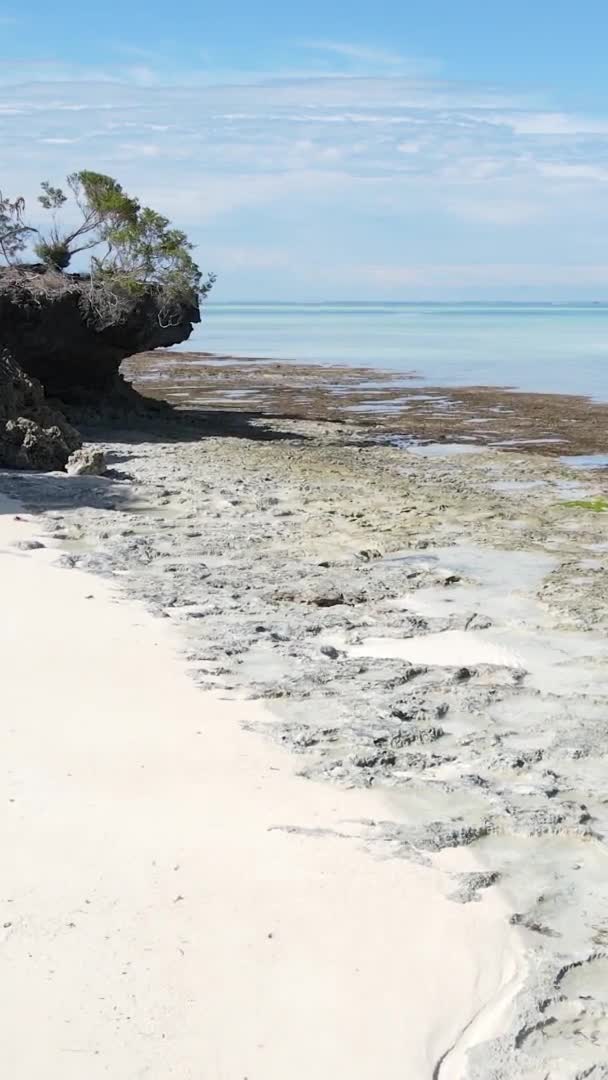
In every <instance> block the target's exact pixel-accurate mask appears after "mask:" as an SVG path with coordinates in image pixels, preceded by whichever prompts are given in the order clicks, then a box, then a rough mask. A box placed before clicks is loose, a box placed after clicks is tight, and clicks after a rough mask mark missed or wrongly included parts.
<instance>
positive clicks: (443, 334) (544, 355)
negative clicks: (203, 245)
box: [181, 303, 608, 401]
mask: <svg viewBox="0 0 608 1080" xmlns="http://www.w3.org/2000/svg"><path fill="white" fill-rule="evenodd" d="M181 348H182V349H190V350H192V349H194V350H203V351H207V352H220V353H230V354H232V355H236V356H259V357H270V358H273V359H282V360H297V361H302V362H308V363H343V364H356V365H365V366H370V367H374V368H384V369H387V368H388V369H391V370H398V371H403V372H414V373H415V374H416V375H417V376H418V377H419V379H421V380H424V381H426V382H428V383H429V385H442V386H471V385H491V386H514V387H517V388H518V389H521V390H535V391H540V392H543V391H544V392H557V393H574V394H587V395H590V396H592V397H595V398H597V399H599V400H604V401H606V400H608V304H389V303H384V304H379V303H374V304H372V303H370V304H362V303H351V304H348V303H340V304H330V303H327V304H213V303H210V304H208V305H207V307H206V309H205V315H204V321H203V323H202V325H201V326H199V327H197V328H196V329H195V332H194V334H193V336H192V337H191V339H190V341H189V342H185V343H184V344H183V345H182V346H181Z"/></svg>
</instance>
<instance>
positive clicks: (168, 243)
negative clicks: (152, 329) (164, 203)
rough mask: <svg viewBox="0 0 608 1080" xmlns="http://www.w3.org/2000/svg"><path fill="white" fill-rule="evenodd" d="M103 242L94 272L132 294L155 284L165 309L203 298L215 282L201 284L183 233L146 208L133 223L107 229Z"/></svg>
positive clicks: (211, 279)
mask: <svg viewBox="0 0 608 1080" xmlns="http://www.w3.org/2000/svg"><path fill="white" fill-rule="evenodd" d="M106 240H107V243H108V251H107V253H106V255H105V256H104V257H103V258H101V259H97V258H94V259H93V263H92V265H93V272H97V273H99V274H102V275H104V276H105V277H106V279H108V280H110V281H112V280H114V281H116V282H119V283H120V284H121V285H122V286H123V288H127V289H129V290H131V291H137V290H138V289H141V288H143V287H144V286H146V285H154V286H156V287H157V288H158V290H159V291H160V293H161V300H162V304H163V305H164V306H165V307H167V308H170V307H171V305H172V303H173V302H175V301H188V300H189V301H191V302H195V301H196V300H197V298H198V297H199V296H202V297H204V296H206V295H207V293H208V292H209V290H210V289H211V287H212V285H213V282H214V280H215V278H214V276H213V275H209V277H208V278H207V279H206V280H205V281H204V282H203V280H202V274H201V271H200V270H199V268H198V266H197V264H196V263H195V261H194V259H193V258H192V254H191V252H192V251H193V250H194V248H193V245H192V244H191V243H190V242H189V240H188V237H187V236H186V234H185V233H184V232H182V230H181V229H174V228H172V227H171V223H170V221H169V219H168V218H166V217H163V215H162V214H158V213H157V212H156V211H155V210H150V209H149V207H143V208H141V209H140V210H139V212H138V213H137V216H136V217H135V219H134V220H132V221H128V222H120V223H119V224H118V225H116V226H115V227H111V228H110V229H108V232H107V235H106Z"/></svg>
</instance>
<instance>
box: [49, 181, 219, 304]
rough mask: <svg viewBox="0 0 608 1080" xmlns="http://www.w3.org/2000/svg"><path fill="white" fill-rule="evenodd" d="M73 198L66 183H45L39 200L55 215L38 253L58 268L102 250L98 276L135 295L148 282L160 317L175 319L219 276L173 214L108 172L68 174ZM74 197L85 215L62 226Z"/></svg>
mask: <svg viewBox="0 0 608 1080" xmlns="http://www.w3.org/2000/svg"><path fill="white" fill-rule="evenodd" d="M67 186H68V188H69V191H70V194H71V200H70V199H69V198H68V196H67V195H66V194H65V193H64V191H63V190H62V189H61V188H58V187H53V186H52V185H51V184H50V183H49V182H48V181H45V182H44V183H43V184H42V195H40V196H39V199H38V201H39V202H40V204H41V205H42V207H43V208H44V209H45V210H48V211H49V212H50V213H51V214H52V216H53V220H52V225H51V228H50V230H49V232H48V233H46V234H45V233H43V234H39V235H40V239H39V240H38V242H37V244H36V245H35V250H36V253H37V255H38V257H39V258H40V259H41V260H42V261H43V262H45V263H46V264H47V265H48V266H51V267H53V268H54V269H56V270H65V269H66V268H67V267H68V266H69V264H70V261H71V259H72V257H73V256H74V255H76V254H77V253H78V252H82V251H88V250H92V249H93V248H101V247H102V246H103V249H104V250H102V251H101V252H100V253H96V254H95V255H93V256H92V258H91V274H92V278H93V281H94V282H96V283H97V284H100V285H103V286H105V287H107V288H109V289H113V290H114V291H116V290H119V291H121V292H126V293H131V294H136V293H138V292H141V291H142V290H143V289H144V288H145V287H147V286H153V287H154V288H155V289H156V290H157V293H158V297H159V307H160V317H161V319H166V320H168V321H170V320H171V319H172V318H173V317H174V314H175V315H179V310H178V308H179V305H180V304H182V303H196V302H197V300H198V299H200V298H204V297H205V296H206V295H207V293H208V292H209V290H210V289H211V287H212V285H213V283H214V281H215V277H214V275H213V274H210V275H209V276H208V277H207V278H206V279H205V280H203V276H202V274H201V271H200V269H199V267H198V266H197V264H196V263H195V261H194V259H193V257H192V252H193V250H194V248H193V246H192V244H191V243H190V242H189V240H188V237H187V236H186V234H185V233H184V232H182V230H181V229H175V228H173V227H172V225H171V223H170V221H169V219H168V218H166V217H163V215H162V214H158V213H157V212H156V211H155V210H151V209H150V208H149V207H142V206H141V205H140V203H139V202H138V200H137V199H133V198H131V197H130V196H129V195H127V194H126V192H124V191H123V189H122V187H121V185H120V184H119V183H118V182H117V181H116V180H114V179H113V178H112V177H111V176H105V175H104V174H103V173H96V172H89V171H87V170H83V171H81V172H77V173H72V174H71V175H70V176H68V178H67ZM70 201H71V202H72V203H74V204H75V205H76V207H77V209H78V211H79V212H80V216H81V220H80V222H79V224H78V225H77V226H76V227H75V228H73V229H71V230H70V229H67V228H65V227H61V225H60V224H59V221H58V213H59V211H61V210H62V209H63V208H64V206H65V204H66V203H68V202H70Z"/></svg>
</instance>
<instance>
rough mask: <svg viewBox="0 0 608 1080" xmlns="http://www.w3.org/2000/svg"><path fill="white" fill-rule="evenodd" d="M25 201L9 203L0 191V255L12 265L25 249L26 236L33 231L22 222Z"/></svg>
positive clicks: (18, 200) (19, 199) (18, 199)
mask: <svg viewBox="0 0 608 1080" xmlns="http://www.w3.org/2000/svg"><path fill="white" fill-rule="evenodd" d="M24 210H25V199H23V198H21V197H19V198H17V199H15V200H14V201H13V202H11V200H10V199H7V198H5V197H4V195H3V194H2V192H1V191H0V255H1V256H2V257H3V258H4V259H5V260H6V262H7V263H9V264H10V263H12V262H13V261H14V260H15V259H16V258H17V257H18V256H19V255H20V254H21V252H22V251H23V250H24V249H25V245H26V241H27V235H28V233H30V232H32V231H33V230H32V229H31V228H30V227H29V226H28V225H25V224H24V222H23V212H24Z"/></svg>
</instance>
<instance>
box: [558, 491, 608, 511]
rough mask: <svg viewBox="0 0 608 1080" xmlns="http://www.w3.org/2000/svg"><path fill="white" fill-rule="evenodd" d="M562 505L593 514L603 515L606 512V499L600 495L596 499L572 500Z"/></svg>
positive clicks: (607, 506) (607, 503)
mask: <svg viewBox="0 0 608 1080" xmlns="http://www.w3.org/2000/svg"><path fill="white" fill-rule="evenodd" d="M563 505H564V506H569V507H572V508H574V509H577V510H591V511H592V512H593V513H594V514H603V513H606V511H608V499H605V498H604V497H603V496H602V495H598V497H597V498H596V499H572V500H571V501H570V502H565V503H563Z"/></svg>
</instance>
